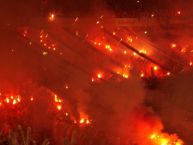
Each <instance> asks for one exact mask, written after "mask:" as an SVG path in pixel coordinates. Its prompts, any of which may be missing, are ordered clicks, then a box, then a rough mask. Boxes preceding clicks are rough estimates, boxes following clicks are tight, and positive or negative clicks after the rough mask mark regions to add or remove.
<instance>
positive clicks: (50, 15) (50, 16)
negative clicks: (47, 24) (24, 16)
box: [48, 13, 55, 22]
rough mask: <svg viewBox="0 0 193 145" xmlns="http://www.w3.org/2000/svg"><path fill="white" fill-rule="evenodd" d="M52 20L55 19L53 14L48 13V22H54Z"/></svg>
mask: <svg viewBox="0 0 193 145" xmlns="http://www.w3.org/2000/svg"><path fill="white" fill-rule="evenodd" d="M54 19H55V14H54V13H50V14H49V16H48V20H49V21H51V22H52V21H54Z"/></svg>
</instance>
